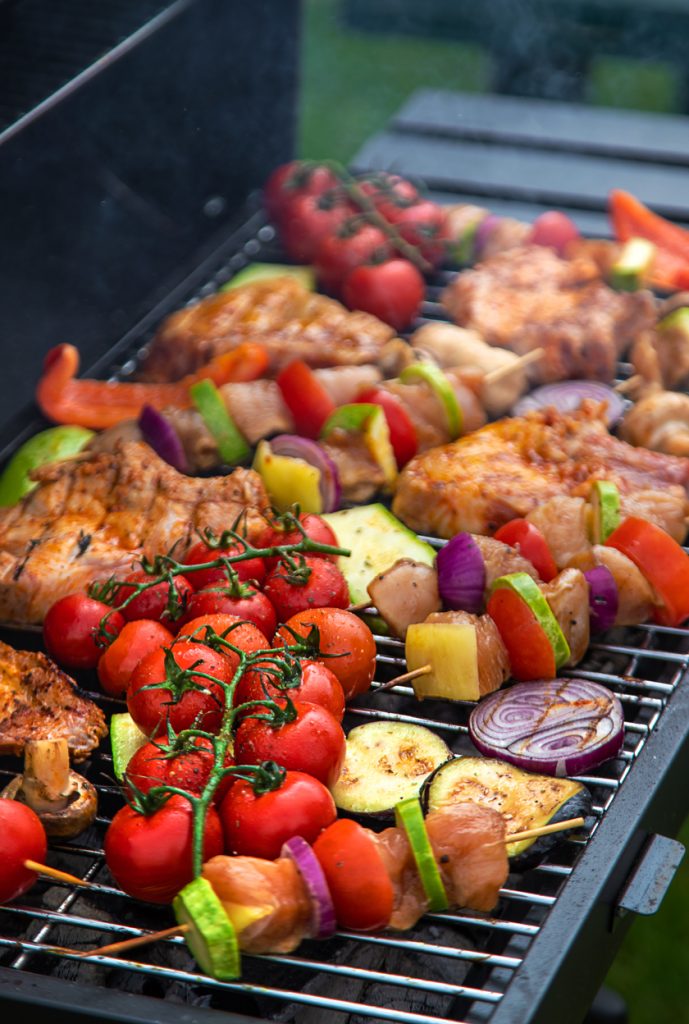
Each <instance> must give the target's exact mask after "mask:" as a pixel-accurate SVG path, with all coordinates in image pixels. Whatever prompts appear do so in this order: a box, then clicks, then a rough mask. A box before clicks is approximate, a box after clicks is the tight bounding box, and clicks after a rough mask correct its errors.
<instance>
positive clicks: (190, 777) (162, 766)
mask: <svg viewBox="0 0 689 1024" xmlns="http://www.w3.org/2000/svg"><path fill="white" fill-rule="evenodd" d="M194 746H195V748H196V749H195V750H189V751H181V752H180V753H178V754H174V755H173V756H172V757H168V756H167V755H166V754H165V753H164V751H161V749H160V747H158V746H156V744H155V743H144V745H143V746H142V747H139V749H138V750H137V751H136V752H135V753H134V754H133V755H132V757H131V758H130V760H129V764H128V765H127V774H126V781H127V782H132V783H133V784H134V785H135V786H136V788H137V789H138V790H139V791H140V792H142V793H148V792H149V790H151V789H153V787H154V786H163V785H167V786H177V787H178V788H179V789H183V790H185V792H187V793H191V795H192V796H200V795H201V793H202V792H203V790H204V789H205V787H206V783H207V782H208V779H209V776H210V773H211V771H212V769H213V764H214V760H215V759H214V756H213V747H212V744H211V742H210V740H207V739H206V738H205V737H203V736H196V737H195V739H194ZM233 764H234V760H233V758H232V757H231V756H230V755H229V754H228V756H227V757H226V758H225V767H229V766H230V765H233ZM231 785H232V777H231V776H227V777H226V778H225V779H223V781H222V782H221V783H220V785H219V786H218V788H217V789H216V791H215V794H214V800H215V801H216V802H218V801H220V800H222V798H223V796H224V795H225V793H226V792H227V790H228V789H229V787H230V786H231ZM125 788H126V789H127V788H128V787H126V786H125Z"/></svg>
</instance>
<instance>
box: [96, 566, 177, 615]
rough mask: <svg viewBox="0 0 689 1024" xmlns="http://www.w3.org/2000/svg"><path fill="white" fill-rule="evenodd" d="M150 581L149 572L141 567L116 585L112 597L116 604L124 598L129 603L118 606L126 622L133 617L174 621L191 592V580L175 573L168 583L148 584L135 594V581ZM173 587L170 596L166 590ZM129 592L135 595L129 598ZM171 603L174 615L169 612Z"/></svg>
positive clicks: (120, 602)
mask: <svg viewBox="0 0 689 1024" xmlns="http://www.w3.org/2000/svg"><path fill="white" fill-rule="evenodd" d="M150 580H151V576H150V574H149V573H147V572H145V571H144V570H143V569H135V570H134V572H130V573H129V575H128V576H125V578H124V580H123V582H122V585H121V586H119V587H118V588H117V590H116V591H115V596H114V603H115V604H116V605H120V604H122V602H123V601H126V600H127V598H130V600H129V602H128V603H127V604H126V605H125V607H124V608H122V615H124V617H125V619H126V620H127V622H134V621H135V620H136V619H156V620H157V621H158V622H163V623H169V622H170V621H172V622H176V621H177V619H179V618H180V617H181V615H182V614H183V612H184V609H185V608H186V606H187V603H188V601H189V598H190V597H191V595H192V594H193V592H194V588H193V587H192V585H191V583H190V582H189V581H188V580H187V579H185V577H184V576H175V577H174V578H173V580H172V584H168V583H167V582H166V581H165V580H163V581H161V582H160V583H154V584H153V586H152V587H148V588H147V589H146V590H142V591H141V592H140V593H139V594H135V591H136V585H137V584H138V583H148V582H150ZM171 589H173V590H174V596H172V595H171V594H170V590H171ZM132 594H135V596H134V597H132ZM170 604H171V605H172V608H173V609H174V614H170V611H169V606H170Z"/></svg>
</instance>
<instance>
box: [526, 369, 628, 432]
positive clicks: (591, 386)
mask: <svg viewBox="0 0 689 1024" xmlns="http://www.w3.org/2000/svg"><path fill="white" fill-rule="evenodd" d="M585 398H592V399H593V401H594V402H607V406H608V409H607V420H608V426H609V427H613V426H614V425H615V424H616V423H617V421H618V420H619V419H621V417H622V414H623V412H624V410H625V402H624V399H622V398H621V397H620V396H619V395H618V393H617V392H616V391H613V389H612V388H609V387H608V385H607V384H601V383H600V382H599V381H596V380H563V381H560V382H559V383H557V384H544V385H543V387H540V388H536V389H535V391H532V392H531V394H529V395H525V396H524V397H523V398H520V399H519V401H518V402H517V404H516V405H515V406H514V408H513V409H512V415H513V416H523V415H524V413H527V412H531V410H532V409H545V408H546V407H547V406H549V405H552V406H554V407H555V408H556V409H558V410H559V411H560V412H574V411H575V410H576V409H578V408H579V406H580V405H581V403H582V402H583V401H584V399H585Z"/></svg>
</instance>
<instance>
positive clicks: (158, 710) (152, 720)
mask: <svg viewBox="0 0 689 1024" xmlns="http://www.w3.org/2000/svg"><path fill="white" fill-rule="evenodd" d="M200 673H203V675H201V674H200ZM232 675H233V670H232V665H231V663H230V662H229V661H228V659H227V658H225V657H224V656H223V655H222V654H217V653H216V652H215V651H213V650H211V648H210V647H206V645H205V644H201V643H194V642H193V641H191V640H183V641H181V642H175V643H174V644H173V645H172V646H171V647H168V648H166V649H159V650H157V651H153V652H152V653H151V654H147V655H146V657H145V658H143V660H142V661H140V662H139V664H138V665H137V666H136V668H135V669H134V671H133V672H132V676H131V679H130V680H129V686H128V688H127V707H128V709H129V714H130V715H131V716H132V718H133V719H134V721H135V722H136V724H137V725H138V726H139V728H140V729H141V731H142V732H145V733H146V735H147V736H155V735H159V734H160V733H161V732H162V731H164V730H165V729H166V727H167V724H168V722H169V724H170V725H171V726H172V728H173V729H174V730H175V732H181V730H182V729H191V728H192V727H194V726H195V727H197V728H199V729H205V730H207V731H208V732H214V731H216V730H217V729H219V728H220V725H221V723H222V717H223V711H224V708H225V691H224V689H223V687H222V685H221V684H222V683H229V682H231V680H232ZM206 676H212V677H213V678H212V679H207V678H206ZM158 684H162V685H158ZM149 687H150V689H149Z"/></svg>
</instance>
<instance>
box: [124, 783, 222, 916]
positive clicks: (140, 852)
mask: <svg viewBox="0 0 689 1024" xmlns="http://www.w3.org/2000/svg"><path fill="white" fill-rule="evenodd" d="M192 827H193V815H192V809H191V804H190V803H189V801H188V800H185V799H184V797H182V796H177V795H174V796H171V797H170V799H169V800H168V801H167V802H166V803H165V804H163V806H162V807H160V808H159V810H157V811H155V813H154V814H151V815H149V816H148V817H146V816H145V815H143V814H139V813H138V812H137V811H135V810H134V809H133V808H132V807H130V806H129V805H126V806H125V807H122V808H120V810H119V811H118V812H117V814H116V815H115V817H114V818H113V819H112V822H111V823H110V827H109V828H108V831H107V832H106V834H105V844H104V845H105V860H106V863H107V865H108V867H109V868H110V871H111V873H112V875H113V877H114V879H115V881H116V882H117V884H118V885H119V886H120V887H121V888H122V889H124V891H125V892H126V893H128V894H129V895H130V896H133V897H134V898H135V899H138V900H147V901H148V902H149V903H170V902H171V901H172V900H173V898H174V897H175V896H176V895H177V893H178V892H179V891H180V889H183V888H184V886H185V885H186V884H187V883H188V882H190V881H191V880H192V878H193V867H192ZM222 852H223V834H222V825H221V824H220V818H219V817H218V812H217V811H216V810H215V808H214V807H209V808H208V812H207V816H206V829H205V833H204V840H203V859H204V860H209V859H210V858H211V857H216V856H217V855H218V854H220V853H222Z"/></svg>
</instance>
